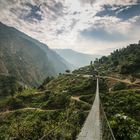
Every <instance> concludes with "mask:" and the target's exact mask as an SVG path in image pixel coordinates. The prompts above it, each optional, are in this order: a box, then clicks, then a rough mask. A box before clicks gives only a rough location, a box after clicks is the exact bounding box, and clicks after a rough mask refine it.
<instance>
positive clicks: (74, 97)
mask: <svg viewBox="0 0 140 140" xmlns="http://www.w3.org/2000/svg"><path fill="white" fill-rule="evenodd" d="M80 97H81V96H71V99H72V100H75V101H78V102H82V103H84V104H87V105H90V106H91V104H89V103H87V102H85V101H83V100H80Z"/></svg>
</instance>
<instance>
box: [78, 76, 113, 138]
mask: <svg viewBox="0 0 140 140" xmlns="http://www.w3.org/2000/svg"><path fill="white" fill-rule="evenodd" d="M77 140H115V137H114V135H113V133H112V130H111V128H110V125H109V123H108V120H107V117H106V114H105V112H104V110H103V107H102V105H101V101H100V97H99V79H98V78H97V87H96V96H95V100H94V103H93V105H92V108H91V111H90V113H89V115H88V117H87V119H86V121H85V123H84V125H83V128H82V130H81V132H80V134H79V135H78V137H77Z"/></svg>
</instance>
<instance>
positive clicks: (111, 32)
mask: <svg viewBox="0 0 140 140" xmlns="http://www.w3.org/2000/svg"><path fill="white" fill-rule="evenodd" d="M139 9H140V7H139V3H138V1H137V0H100V1H98V0H75V1H72V0H47V1H46V0H24V1H23V0H1V4H0V12H1V15H0V21H1V22H3V23H4V24H7V25H9V26H13V27H15V28H17V29H18V30H21V31H23V32H25V33H26V34H28V35H30V36H32V37H34V38H36V39H38V40H40V41H42V42H44V43H46V44H48V45H49V46H50V47H51V48H72V49H75V50H78V51H84V49H85V51H87V52H90V53H91V52H93V53H95V52H98V53H99V52H108V51H109V50H110V51H111V50H112V49H114V48H116V47H121V46H122V45H124V44H126V43H129V42H134V41H136V40H137V39H138V36H140V32H139V27H140V10H139ZM132 34H133V36H132ZM100 42H102V43H100ZM103 42H104V43H103ZM114 42H115V43H114ZM93 44H94V46H93ZM104 44H105V45H104ZM121 44H122V45H121ZM101 50H102V51H101Z"/></svg>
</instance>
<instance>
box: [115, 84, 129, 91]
mask: <svg viewBox="0 0 140 140" xmlns="http://www.w3.org/2000/svg"><path fill="white" fill-rule="evenodd" d="M126 88H127V86H126V84H125V83H122V82H119V83H117V84H115V85H114V86H113V89H112V90H113V91H115V90H123V89H126Z"/></svg>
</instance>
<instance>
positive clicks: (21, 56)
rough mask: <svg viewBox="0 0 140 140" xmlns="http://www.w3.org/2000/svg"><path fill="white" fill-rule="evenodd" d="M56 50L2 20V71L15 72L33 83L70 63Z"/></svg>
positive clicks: (0, 38) (62, 69)
mask: <svg viewBox="0 0 140 140" xmlns="http://www.w3.org/2000/svg"><path fill="white" fill-rule="evenodd" d="M65 62H66V61H65V60H63V58H61V57H60V56H59V55H58V54H57V53H56V52H54V51H53V50H51V49H49V47H48V46H47V45H45V44H43V43H41V42H39V41H37V40H35V39H33V38H31V37H29V36H28V35H26V34H24V33H22V32H20V31H18V30H17V29H15V28H13V27H8V26H6V25H4V24H3V23H0V75H12V76H15V77H16V78H17V79H18V80H19V81H21V82H23V83H25V84H27V85H32V86H37V85H39V84H40V83H41V82H42V81H43V80H44V79H45V78H46V77H47V76H55V75H57V74H58V73H60V72H64V71H65V70H66V69H68V67H67V66H66V63H65Z"/></svg>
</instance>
